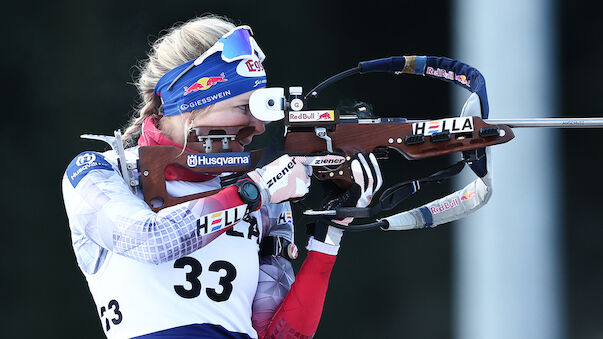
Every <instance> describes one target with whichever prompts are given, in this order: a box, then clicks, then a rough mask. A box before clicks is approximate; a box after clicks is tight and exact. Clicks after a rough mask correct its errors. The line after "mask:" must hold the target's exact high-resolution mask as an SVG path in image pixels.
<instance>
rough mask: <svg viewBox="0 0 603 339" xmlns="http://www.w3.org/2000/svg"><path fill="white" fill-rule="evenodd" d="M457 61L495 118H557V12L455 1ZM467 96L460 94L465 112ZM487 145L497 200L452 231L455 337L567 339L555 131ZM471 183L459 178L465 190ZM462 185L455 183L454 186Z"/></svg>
mask: <svg viewBox="0 0 603 339" xmlns="http://www.w3.org/2000/svg"><path fill="white" fill-rule="evenodd" d="M453 4H454V16H453V26H454V40H455V45H454V52H455V55H454V57H455V58H457V59H459V60H461V61H464V62H466V63H468V64H469V65H471V66H474V67H476V68H477V69H479V70H480V71H481V72H482V74H483V75H484V77H485V79H486V88H487V90H488V96H489V101H490V117H491V118H493V119H509V118H529V117H532V118H538V117H553V116H556V114H555V113H556V112H557V110H556V109H555V107H556V105H555V104H556V91H555V90H556V86H555V81H556V79H557V73H558V72H561V71H563V70H562V69H561V67H560V63H559V62H558V58H559V57H558V56H556V55H555V54H554V53H555V39H556V29H555V27H554V25H555V22H554V14H555V5H554V3H553V2H551V1H547V0H529V1H526V0H505V1H485V0H455V1H454V2H453ZM467 96H468V94H467V92H464V93H460V92H459V93H457V95H455V101H456V103H455V105H454V109H455V112H459V111H460V108H461V106H462V103H463V102H464V100H465V99H466V98H467ZM514 132H515V135H516V138H515V140H513V141H511V142H510V143H507V144H503V145H498V146H494V147H492V148H491V155H492V165H493V166H492V168H491V170H492V172H493V186H494V195H493V196H492V198H491V200H490V202H489V203H488V205H487V206H485V207H484V208H483V209H481V210H479V211H478V212H476V214H474V215H472V216H469V217H468V218H466V219H465V220H463V221H461V222H458V223H457V224H455V225H454V228H455V230H454V232H455V233H454V250H455V287H454V298H455V299H454V305H455V306H454V307H455V309H454V312H453V313H454V314H455V317H456V318H455V321H454V324H455V337H456V338H457V339H523V338H525V339H540V338H541V339H560V338H563V337H564V331H565V325H564V323H563V318H564V317H563V312H562V306H561V305H562V302H563V300H562V299H563V298H562V295H561V290H562V284H561V280H560V278H561V277H560V275H561V272H562V267H561V264H562V261H561V260H560V253H559V251H560V249H559V227H560V225H559V220H560V217H561V216H562V213H561V211H559V206H560V203H559V194H560V190H559V189H558V186H559V185H560V184H559V182H558V180H559V178H558V175H557V174H558V170H557V166H559V165H558V160H557V156H556V154H557V152H558V151H557V147H556V146H557V143H558V142H557V135H558V134H557V132H556V131H555V130H548V129H514ZM470 180H472V179H469V176H465V177H464V178H463V179H462V184H466V183H468V182H469V181H470ZM458 185H460V183H457V186H458Z"/></svg>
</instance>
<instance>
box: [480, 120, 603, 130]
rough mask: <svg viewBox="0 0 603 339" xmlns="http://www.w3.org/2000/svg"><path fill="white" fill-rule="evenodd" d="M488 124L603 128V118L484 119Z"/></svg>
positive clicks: (518, 126) (513, 126)
mask: <svg viewBox="0 0 603 339" xmlns="http://www.w3.org/2000/svg"><path fill="white" fill-rule="evenodd" d="M484 121H485V122H486V123H487V124H492V125H507V126H509V127H511V128H520V127H549V128H603V118H540V119H484Z"/></svg>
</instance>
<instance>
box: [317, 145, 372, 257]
mask: <svg viewBox="0 0 603 339" xmlns="http://www.w3.org/2000/svg"><path fill="white" fill-rule="evenodd" d="M368 158H369V161H367V160H366V158H365V156H364V155H363V154H361V153H358V155H357V159H354V160H353V161H352V164H351V168H352V175H353V177H354V182H355V184H354V185H353V186H352V187H351V188H350V189H348V190H346V191H343V192H341V191H335V190H337V189H336V188H334V190H331V192H330V193H329V194H327V197H326V198H325V200H323V203H322V206H321V209H323V210H332V209H336V208H337V207H353V206H356V207H367V206H368V205H369V204H370V203H371V199H372V198H373V195H374V194H375V193H376V192H377V191H378V190H379V189H380V188H381V185H382V184H383V178H382V176H381V170H380V169H379V164H378V163H377V159H376V158H375V156H374V155H373V154H372V153H371V154H369V156H368ZM352 220H353V218H351V217H349V218H345V219H343V220H335V221H334V222H336V223H338V224H342V225H349V224H350V223H351V222H352ZM308 231H309V232H308V233H310V234H311V235H312V237H310V240H309V242H308V247H307V248H308V250H309V251H310V250H313V251H318V252H322V253H326V254H331V255H336V254H337V252H338V250H339V243H340V242H341V237H342V236H343V230H342V229H339V228H335V227H332V226H328V225H326V224H325V223H324V222H322V221H321V220H320V219H319V220H318V221H317V222H316V223H315V224H314V225H313V226H310V228H309V230H308Z"/></svg>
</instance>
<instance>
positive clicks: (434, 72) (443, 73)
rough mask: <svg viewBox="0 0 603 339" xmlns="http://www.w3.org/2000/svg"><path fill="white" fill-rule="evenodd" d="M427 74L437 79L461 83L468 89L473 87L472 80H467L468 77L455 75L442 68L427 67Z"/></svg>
mask: <svg viewBox="0 0 603 339" xmlns="http://www.w3.org/2000/svg"><path fill="white" fill-rule="evenodd" d="M425 74H428V75H431V76H434V77H437V78H444V79H447V80H451V81H456V82H459V83H461V84H463V85H465V86H467V87H471V83H470V80H469V79H467V76H466V75H462V74H454V72H453V71H448V70H445V69H442V68H435V69H434V68H433V67H427V69H426V70H425Z"/></svg>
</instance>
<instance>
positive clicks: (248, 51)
mask: <svg viewBox="0 0 603 339" xmlns="http://www.w3.org/2000/svg"><path fill="white" fill-rule="evenodd" d="M249 37H250V35H249V31H248V30H246V29H237V30H236V31H234V32H232V34H230V35H229V36H228V37H227V38H221V39H220V41H222V43H223V44H224V47H223V50H222V56H223V57H225V58H228V59H234V58H236V57H239V56H242V55H252V54H253V50H252V47H251V43H250V42H249Z"/></svg>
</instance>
